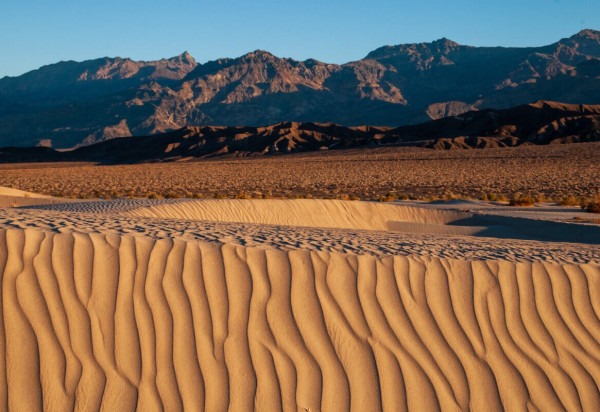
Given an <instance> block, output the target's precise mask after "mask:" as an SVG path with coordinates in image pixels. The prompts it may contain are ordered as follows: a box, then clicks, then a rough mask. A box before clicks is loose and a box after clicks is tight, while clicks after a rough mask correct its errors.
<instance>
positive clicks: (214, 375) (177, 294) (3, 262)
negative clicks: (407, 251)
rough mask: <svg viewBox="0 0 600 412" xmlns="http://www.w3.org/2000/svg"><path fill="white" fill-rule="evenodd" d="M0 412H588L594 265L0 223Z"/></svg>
mask: <svg viewBox="0 0 600 412" xmlns="http://www.w3.org/2000/svg"><path fill="white" fill-rule="evenodd" d="M0 273H2V274H3V276H2V296H1V299H2V300H1V305H0V308H1V310H2V320H3V321H2V322H0V345H2V347H1V348H0V353H4V354H5V357H0V409H4V410H6V409H11V410H28V411H35V410H42V409H44V410H72V409H86V410H88V409H92V410H96V409H99V408H100V407H102V408H103V409H104V410H123V411H127V410H135V409H136V408H137V409H138V410H161V409H164V410H169V411H174V410H182V409H186V410H201V409H203V408H204V409H205V410H210V411H218V410H227V409H230V410H236V411H237V410H239V411H242V410H249V409H252V408H255V409H256V410H269V411H270V410H280V409H284V410H299V411H307V410H310V411H319V410H324V411H337V410H341V411H344V410H353V411H364V410H370V411H374V410H382V409H385V410H395V411H396V410H407V409H411V410H441V409H444V410H466V409H469V408H471V409H473V410H501V409H503V408H504V409H507V410H531V409H537V410H560V409H568V410H580V409H583V410H597V407H598V405H599V404H600V392H599V389H598V388H599V385H600V343H599V342H600V306H599V304H598V302H600V266H599V265H598V264H597V263H586V264H579V265H576V264H566V263H565V264H558V263H547V262H539V261H537V262H536V261H534V262H522V263H510V262H505V261H493V260H475V261H467V260H454V259H447V258H434V257H418V256H387V257H386V256H382V257H375V256H368V255H363V256H356V255H351V254H342V253H333V252H319V251H306V250H287V251H286V250H266V249H262V248H258V247H244V246H239V245H231V244H216V243H207V242H201V241H194V240H189V241H184V240H180V239H151V238H147V237H132V236H118V235H115V234H110V235H104V234H99V233H88V234H84V233H77V232H70V233H54V232H49V231H43V230H38V229H8V230H7V229H1V230H0Z"/></svg>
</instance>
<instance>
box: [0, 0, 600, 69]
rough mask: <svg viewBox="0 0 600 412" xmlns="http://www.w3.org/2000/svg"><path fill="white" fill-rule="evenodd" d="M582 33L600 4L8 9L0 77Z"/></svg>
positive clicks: (80, 0)
mask: <svg viewBox="0 0 600 412" xmlns="http://www.w3.org/2000/svg"><path fill="white" fill-rule="evenodd" d="M583 28H591V29H600V0H493V1H488V0H411V1H405V0H369V1H367V0H296V1H294V0H252V1H250V0H248V1H241V0H220V1H216V0H215V1H203V0H195V1H192V0H119V1H117V0H94V1H88V0H2V4H0V77H3V76H5V75H11V76H15V75H19V74H22V73H24V72H26V71H29V70H33V69H36V68H38V67H40V66H42V65H45V64H50V63H55V62H58V61H61V60H77V61H81V60H86V59H92V58H97V57H103V56H111V57H114V56H121V57H131V58H133V59H135V60H154V59H159V58H162V57H172V56H174V55H177V54H180V53H182V52H183V51H186V50H187V51H189V52H190V53H191V54H192V55H193V56H194V57H195V58H196V60H198V61H199V62H206V61H208V60H214V59H216V58H219V57H237V56H240V55H242V54H245V53H247V52H249V51H252V50H256V49H263V50H268V51H270V52H272V53H274V54H275V55H278V56H280V57H292V58H295V59H298V60H304V59H307V58H309V57H312V58H316V59H318V60H321V61H325V62H330V63H345V62H348V61H352V60H357V59H360V58H362V57H364V56H365V55H366V54H367V53H368V52H369V51H371V50H374V49H376V48H377V47H380V46H383V45H388V44H400V43H413V42H424V41H432V40H435V39H438V38H441V37H448V38H450V39H452V40H454V41H457V42H458V43H461V44H469V45H474V46H541V45H546V44H550V43H553V42H555V41H557V40H559V39H560V38H563V37H568V36H570V35H572V34H574V33H576V32H578V31H579V30H581V29H583Z"/></svg>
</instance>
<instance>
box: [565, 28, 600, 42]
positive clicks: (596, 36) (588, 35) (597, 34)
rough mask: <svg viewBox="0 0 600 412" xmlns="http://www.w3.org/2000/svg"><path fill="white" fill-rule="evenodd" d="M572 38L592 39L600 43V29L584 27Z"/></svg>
mask: <svg viewBox="0 0 600 412" xmlns="http://www.w3.org/2000/svg"><path fill="white" fill-rule="evenodd" d="M571 39H575V40H581V39H585V40H592V41H595V42H598V43H600V31H598V30H592V29H583V30H581V31H580V32H579V33H577V34H575V35H574V36H571Z"/></svg>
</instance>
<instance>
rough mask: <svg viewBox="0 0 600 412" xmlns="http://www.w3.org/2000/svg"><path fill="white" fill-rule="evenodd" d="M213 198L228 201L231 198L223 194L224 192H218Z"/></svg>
mask: <svg viewBox="0 0 600 412" xmlns="http://www.w3.org/2000/svg"><path fill="white" fill-rule="evenodd" d="M213 197H214V198H215V199H227V198H229V196H227V194H226V193H223V192H216V193H215V194H214V195H213Z"/></svg>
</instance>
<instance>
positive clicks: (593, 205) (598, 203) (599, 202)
mask: <svg viewBox="0 0 600 412" xmlns="http://www.w3.org/2000/svg"><path fill="white" fill-rule="evenodd" d="M581 208H582V209H583V210H585V211H586V212H590V213H600V194H597V195H596V196H594V197H592V198H591V199H587V200H586V201H585V202H584V203H583V205H582V206H581Z"/></svg>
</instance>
